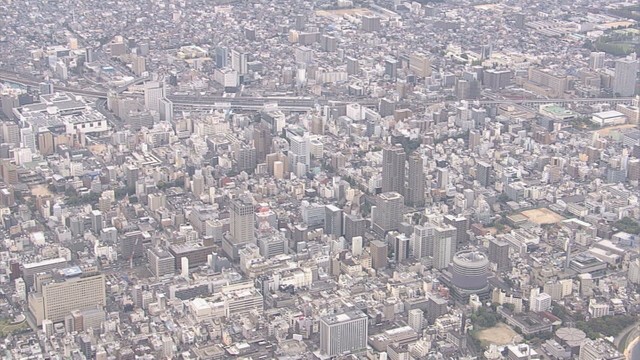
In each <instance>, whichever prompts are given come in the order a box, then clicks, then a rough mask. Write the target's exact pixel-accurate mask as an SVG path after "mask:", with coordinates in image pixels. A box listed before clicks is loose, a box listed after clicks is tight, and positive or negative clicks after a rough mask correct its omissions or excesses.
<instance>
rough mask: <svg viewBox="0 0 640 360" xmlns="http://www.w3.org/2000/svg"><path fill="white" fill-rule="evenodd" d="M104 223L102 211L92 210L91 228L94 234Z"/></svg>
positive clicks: (98, 232)
mask: <svg viewBox="0 0 640 360" xmlns="http://www.w3.org/2000/svg"><path fill="white" fill-rule="evenodd" d="M103 223H104V217H103V216H102V211H100V210H93V211H91V229H92V230H93V232H94V233H95V234H100V230H102V227H103Z"/></svg>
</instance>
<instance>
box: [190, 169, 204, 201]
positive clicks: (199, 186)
mask: <svg viewBox="0 0 640 360" xmlns="http://www.w3.org/2000/svg"><path fill="white" fill-rule="evenodd" d="M191 192H193V195H195V197H196V198H199V197H200V195H202V193H203V192H204V176H202V170H200V169H198V170H196V172H195V174H193V177H192V180H191Z"/></svg>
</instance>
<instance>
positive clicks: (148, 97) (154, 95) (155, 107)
mask: <svg viewBox="0 0 640 360" xmlns="http://www.w3.org/2000/svg"><path fill="white" fill-rule="evenodd" d="M164 96H165V93H164V86H163V85H162V83H160V82H158V81H150V82H148V83H146V84H145V86H144V107H145V108H146V109H147V110H151V111H155V112H157V113H159V112H160V100H161V99H162V98H164Z"/></svg>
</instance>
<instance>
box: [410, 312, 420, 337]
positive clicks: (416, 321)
mask: <svg viewBox="0 0 640 360" xmlns="http://www.w3.org/2000/svg"><path fill="white" fill-rule="evenodd" d="M423 322H424V312H423V311H422V310H420V309H411V310H409V319H408V324H409V326H410V327H411V328H412V329H413V330H415V331H416V332H417V333H418V334H421V333H422V325H423Z"/></svg>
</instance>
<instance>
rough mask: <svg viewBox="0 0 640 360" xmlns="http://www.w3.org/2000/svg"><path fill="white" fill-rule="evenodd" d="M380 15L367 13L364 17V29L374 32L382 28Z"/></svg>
mask: <svg viewBox="0 0 640 360" xmlns="http://www.w3.org/2000/svg"><path fill="white" fill-rule="evenodd" d="M380 24H381V21H380V17H379V16H375V15H365V16H363V17H362V30H364V31H367V32H373V31H378V30H380V26H381V25H380Z"/></svg>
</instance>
